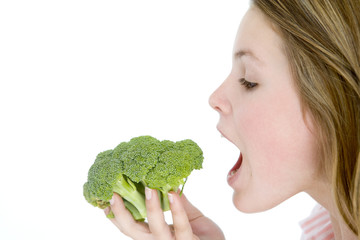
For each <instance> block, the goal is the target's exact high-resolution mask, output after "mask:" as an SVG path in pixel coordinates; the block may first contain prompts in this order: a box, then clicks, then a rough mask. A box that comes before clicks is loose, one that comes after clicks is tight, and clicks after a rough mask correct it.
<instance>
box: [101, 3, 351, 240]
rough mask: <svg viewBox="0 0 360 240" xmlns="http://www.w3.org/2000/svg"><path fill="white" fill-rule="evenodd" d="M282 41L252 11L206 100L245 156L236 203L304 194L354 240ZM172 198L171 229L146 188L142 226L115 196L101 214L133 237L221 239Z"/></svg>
mask: <svg viewBox="0 0 360 240" xmlns="http://www.w3.org/2000/svg"><path fill="white" fill-rule="evenodd" d="M282 46H283V42H282V39H281V38H280V36H279V35H278V34H277V33H276V31H274V28H273V27H272V26H271V24H270V23H269V21H268V20H267V19H266V18H265V16H264V15H263V14H262V13H261V12H260V10H258V9H257V8H255V7H252V8H250V9H249V10H248V12H247V13H246V15H245V16H244V18H243V20H242V22H241V24H240V26H239V29H238V33H237V36H236V39H235V44H234V50H233V66H232V70H231V72H230V74H229V76H228V77H227V78H226V79H225V81H224V82H223V83H222V84H221V85H220V86H219V88H218V89H217V90H216V91H215V92H214V93H213V94H212V95H211V97H210V99H209V103H210V105H211V106H212V108H214V109H215V110H216V111H217V112H218V113H219V115H220V120H219V123H218V126H217V128H218V130H219V131H220V132H221V134H222V135H223V136H225V137H226V138H227V139H228V140H229V141H230V142H232V143H233V144H235V145H236V146H237V147H238V148H239V150H240V151H241V155H242V162H241V166H240V168H239V169H238V170H237V171H236V173H235V174H233V175H232V174H230V176H229V177H228V183H229V185H230V186H231V187H232V188H233V190H234V195H233V202H234V205H235V206H236V208H237V209H239V210H240V211H242V212H259V211H264V210H267V209H270V208H272V207H275V206H277V205H278V204H280V203H281V202H283V201H284V200H286V199H288V198H290V197H292V196H293V195H295V194H297V193H299V192H302V191H304V192H307V193H308V194H310V195H311V196H312V197H313V198H314V199H315V200H316V201H318V202H319V203H320V204H322V205H323V206H324V207H325V208H327V209H328V210H329V212H330V214H331V218H332V223H333V228H334V233H335V237H336V239H356V236H354V235H353V234H352V233H351V232H349V229H348V228H347V226H346V224H345V223H344V222H343V221H342V220H341V219H342V218H341V216H340V215H339V213H338V211H337V208H336V206H335V204H334V202H333V200H332V199H333V198H332V193H331V192H330V189H331V187H330V183H329V181H328V180H327V179H328V178H326V176H325V174H324V173H323V172H322V171H321V169H320V168H319V166H320V164H319V163H320V157H319V149H318V144H317V142H316V138H315V135H314V133H315V132H316V131H315V129H314V126H313V124H312V122H313V121H312V118H311V114H309V113H307V112H306V111H305V112H303V111H302V107H301V102H300V99H299V95H298V92H297V90H296V87H295V85H294V80H293V78H292V75H291V72H290V67H289V62H288V60H287V58H286V55H285V53H284V51H283V48H282ZM242 78H245V79H246V81H247V82H244V81H243V80H242V81H240V79H242ZM246 86H247V87H246ZM171 199H172V201H171V203H170V207H171V213H172V216H173V222H174V225H173V226H168V225H167V224H166V222H165V220H164V215H163V213H162V210H161V208H160V204H159V200H158V197H157V194H155V192H154V190H150V189H147V190H146V206H147V211H148V222H147V223H139V222H136V221H134V220H133V218H132V216H131V214H130V213H129V212H128V211H127V210H126V209H125V207H124V203H123V202H122V200H121V198H120V197H119V196H118V195H117V194H114V197H113V199H112V201H111V206H110V207H109V208H108V209H105V213H107V212H108V211H109V210H110V208H111V210H112V211H113V213H114V215H115V218H114V219H111V221H112V222H113V224H114V225H115V226H117V227H118V228H119V229H120V231H121V232H123V233H124V234H125V235H127V236H129V237H131V238H133V239H139V240H140V239H141V240H144V239H160V240H161V239H178V240H179V239H217V240H221V239H225V238H224V235H223V233H222V231H221V230H220V229H219V227H218V226H217V225H216V224H215V223H214V222H212V221H211V220H210V219H208V218H207V217H205V216H204V215H203V214H202V213H201V212H200V211H199V210H198V209H196V208H195V207H194V206H193V205H192V204H191V203H190V202H189V201H188V200H187V199H186V197H185V196H184V195H182V196H181V197H180V196H179V195H178V194H177V193H171Z"/></svg>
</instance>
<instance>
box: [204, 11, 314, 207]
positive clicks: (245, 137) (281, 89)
mask: <svg viewBox="0 0 360 240" xmlns="http://www.w3.org/2000/svg"><path fill="white" fill-rule="evenodd" d="M239 52H244V53H242V54H238V53H239ZM241 78H245V79H246V80H247V81H248V82H251V83H253V84H256V86H254V87H252V88H247V87H246V86H244V85H242V84H241V82H239V79H241ZM210 105H211V106H212V107H213V108H214V109H215V110H216V111H218V112H219V114H220V120H219V123H218V126H217V127H218V129H219V131H220V132H221V133H222V134H223V135H224V136H225V137H226V138H227V139H228V140H229V141H231V142H232V143H233V144H235V145H236V146H237V147H238V148H239V149H240V151H241V153H242V157H243V161H242V164H241V167H240V169H239V170H238V171H237V172H236V174H235V175H234V176H232V177H231V178H229V184H230V186H231V187H232V188H233V189H234V197H233V201H234V204H235V206H236V207H237V208H238V209H239V210H240V211H243V212H258V211H264V210H267V209H270V208H272V207H274V206H276V205H278V204H279V203H281V202H283V201H284V200H286V199H288V198H289V197H291V196H293V195H295V194H297V193H299V192H301V191H305V190H306V189H308V188H309V187H311V186H312V184H314V182H315V181H317V180H318V176H319V174H318V165H319V157H318V152H319V151H318V147H317V146H318V145H317V144H316V138H315V136H314V134H313V133H312V131H313V130H312V129H311V128H312V124H311V118H310V117H309V114H306V115H305V116H306V117H307V119H304V115H303V112H302V107H301V103H300V99H299V97H298V93H297V90H296V87H295V86H294V80H293V78H292V75H291V72H290V66H289V62H288V60H287V57H286V55H285V52H284V51H283V48H282V39H281V38H280V36H279V35H278V34H277V33H276V32H275V31H274V30H273V28H272V26H271V25H270V23H269V22H268V21H267V19H265V16H263V15H262V14H261V12H260V11H259V10H258V9H256V8H252V9H250V10H249V11H248V12H247V14H246V15H245V16H244V18H243V20H242V23H241V24H240V27H239V30H238V34H237V36H236V40H235V45H234V57H233V67H232V70H231V73H230V74H229V76H228V77H227V78H226V79H225V81H224V82H223V83H222V84H221V86H220V87H219V88H218V89H217V90H216V91H215V92H214V93H213V94H212V96H211V97H210Z"/></svg>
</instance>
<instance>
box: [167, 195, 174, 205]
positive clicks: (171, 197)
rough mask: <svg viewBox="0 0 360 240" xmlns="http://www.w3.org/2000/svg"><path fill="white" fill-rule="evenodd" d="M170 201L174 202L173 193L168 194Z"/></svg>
mask: <svg viewBox="0 0 360 240" xmlns="http://www.w3.org/2000/svg"><path fill="white" fill-rule="evenodd" d="M168 199H169V202H170V203H173V202H174V196H173V195H172V194H171V193H168Z"/></svg>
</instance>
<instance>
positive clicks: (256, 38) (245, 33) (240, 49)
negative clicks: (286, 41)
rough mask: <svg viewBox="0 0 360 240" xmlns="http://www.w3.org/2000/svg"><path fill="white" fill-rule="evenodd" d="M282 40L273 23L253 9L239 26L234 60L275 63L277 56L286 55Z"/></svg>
mask: <svg viewBox="0 0 360 240" xmlns="http://www.w3.org/2000/svg"><path fill="white" fill-rule="evenodd" d="M282 43H283V42H282V39H281V38H280V36H279V34H278V33H277V32H276V31H275V30H274V27H273V25H272V24H271V22H270V21H269V20H268V19H267V18H266V16H265V15H264V14H263V13H262V12H261V11H260V10H259V9H258V8H256V7H251V8H250V9H249V10H248V11H247V13H246V14H245V16H244V17H243V19H242V21H241V24H240V26H239V29H238V32H237V35H236V39H235V43H234V50H233V52H234V58H243V57H244V58H247V59H250V60H256V61H259V62H266V61H268V60H270V61H273V60H274V57H276V56H277V55H279V54H280V55H284V53H283V48H282Z"/></svg>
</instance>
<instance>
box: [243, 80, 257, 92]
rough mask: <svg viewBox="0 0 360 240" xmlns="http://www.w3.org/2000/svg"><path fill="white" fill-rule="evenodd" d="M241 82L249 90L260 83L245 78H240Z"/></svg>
mask: <svg viewBox="0 0 360 240" xmlns="http://www.w3.org/2000/svg"><path fill="white" fill-rule="evenodd" d="M239 82H240V83H241V85H243V86H244V87H245V88H246V89H248V90H250V89H252V88H254V87H256V86H257V85H258V84H257V83H254V82H249V81H246V79H245V78H240V80H239Z"/></svg>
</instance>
